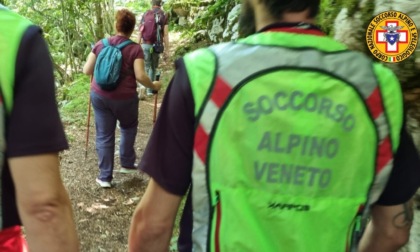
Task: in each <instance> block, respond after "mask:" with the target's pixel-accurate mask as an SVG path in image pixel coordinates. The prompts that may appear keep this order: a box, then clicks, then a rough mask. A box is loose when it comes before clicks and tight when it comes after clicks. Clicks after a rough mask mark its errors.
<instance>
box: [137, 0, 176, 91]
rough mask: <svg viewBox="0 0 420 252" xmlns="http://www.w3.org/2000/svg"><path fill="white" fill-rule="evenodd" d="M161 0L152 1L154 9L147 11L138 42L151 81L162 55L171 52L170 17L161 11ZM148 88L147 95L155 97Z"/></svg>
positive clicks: (143, 18) (142, 20)
mask: <svg viewBox="0 0 420 252" xmlns="http://www.w3.org/2000/svg"><path fill="white" fill-rule="evenodd" d="M161 4H162V1H161V0H152V6H153V7H152V9H151V10H148V11H146V12H145V13H144V14H143V17H142V19H141V22H140V31H139V37H138V41H139V43H140V44H141V47H142V48H143V51H144V62H145V69H146V73H147V74H148V75H149V78H150V79H151V80H154V79H155V77H156V69H157V68H158V66H159V58H160V54H161V53H163V52H164V51H166V52H167V51H168V50H169V35H168V34H169V32H168V17H167V16H166V15H165V13H164V12H163V11H162V9H161ZM152 91H153V90H151V89H150V88H148V89H147V90H146V94H147V95H153V92H152Z"/></svg>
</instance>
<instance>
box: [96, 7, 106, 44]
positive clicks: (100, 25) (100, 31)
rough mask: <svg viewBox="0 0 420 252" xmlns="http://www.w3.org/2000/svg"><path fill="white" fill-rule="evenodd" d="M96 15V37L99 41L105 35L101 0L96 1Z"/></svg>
mask: <svg viewBox="0 0 420 252" xmlns="http://www.w3.org/2000/svg"><path fill="white" fill-rule="evenodd" d="M95 15H96V28H95V38H96V41H98V40H100V39H102V38H104V37H105V35H104V21H103V19H102V6H101V3H100V2H99V1H95Z"/></svg>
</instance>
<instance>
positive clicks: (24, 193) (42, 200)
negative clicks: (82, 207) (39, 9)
mask: <svg viewBox="0 0 420 252" xmlns="http://www.w3.org/2000/svg"><path fill="white" fill-rule="evenodd" d="M0 90H1V92H0V93H1V99H0V113H1V116H0V131H1V134H0V149H1V155H0V166H1V167H0V251H1V252H22V251H28V250H29V251H31V252H50V251H51V252H55V251H64V252H76V251H79V242H78V238H77V234H76V228H75V225H74V220H73V213H72V208H71V203H70V200H69V197H68V194H67V192H66V189H65V188H64V186H63V182H62V181H61V178H60V170H59V166H60V165H59V164H60V163H59V156H58V152H60V151H62V150H65V149H67V148H68V144H67V140H66V138H65V134H64V130H63V125H62V123H61V121H60V117H59V114H58V108H57V103H56V100H55V84H54V75H53V65H52V62H51V59H50V55H49V52H48V48H47V45H46V43H45V41H44V39H43V37H42V31H41V29H40V28H39V27H37V26H35V25H33V24H32V23H31V22H30V21H28V20H27V19H25V18H23V17H21V16H19V15H18V14H16V13H13V12H12V11H10V10H8V9H6V8H5V7H4V6H2V5H1V4H0ZM22 224H23V225H24V227H25V237H26V239H27V241H28V245H26V241H25V239H24V238H23V236H22V230H21V225H22ZM28 247H29V248H28Z"/></svg>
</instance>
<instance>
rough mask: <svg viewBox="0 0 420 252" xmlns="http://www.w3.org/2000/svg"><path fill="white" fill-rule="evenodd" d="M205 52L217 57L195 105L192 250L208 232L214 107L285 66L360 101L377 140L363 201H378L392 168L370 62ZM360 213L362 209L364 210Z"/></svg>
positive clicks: (343, 56) (304, 53)
mask: <svg viewBox="0 0 420 252" xmlns="http://www.w3.org/2000/svg"><path fill="white" fill-rule="evenodd" d="M211 50H212V51H213V52H214V54H215V55H216V57H217V63H218V64H217V76H216V79H215V81H214V83H213V86H212V87H211V88H210V90H209V92H208V99H207V100H204V103H203V104H201V108H202V113H201V114H199V115H198V116H200V115H202V116H201V117H199V118H198V120H199V121H198V125H197V129H196V133H195V142H194V160H193V172H192V178H193V183H192V198H193V211H194V215H193V250H194V251H206V250H208V249H209V248H208V247H207V246H208V244H209V243H208V242H209V241H208V240H207V239H208V237H211V236H212V234H209V233H208V231H209V230H210V227H209V225H210V223H209V220H210V218H211V214H212V213H211V206H214V205H215V203H216V200H217V199H215V197H211V195H209V191H208V190H209V189H208V187H209V186H210V185H208V184H207V183H208V177H207V173H208V171H206V163H207V162H208V160H209V157H207V154H208V151H209V150H208V147H209V140H210V135H211V133H212V131H213V129H214V126H215V125H214V123H215V121H216V119H217V117H218V116H219V112H220V109H221V108H222V107H223V106H224V105H225V103H226V101H227V100H228V99H229V97H230V96H231V95H232V91H234V90H235V89H237V88H238V85H239V84H241V83H244V82H245V81H246V80H247V79H249V78H251V77H252V76H254V75H256V74H259V73H261V72H264V71H268V70H270V69H274V68H278V67H282V68H289V67H290V68H300V69H307V70H308V71H309V70H316V71H320V72H326V73H331V74H334V76H336V77H337V78H339V79H343V80H346V81H347V82H348V83H351V85H352V86H353V87H354V88H355V89H356V90H357V91H358V92H359V93H360V94H361V96H362V97H363V99H364V100H365V101H366V105H367V109H368V112H369V114H370V115H371V117H372V118H373V119H374V122H375V125H376V128H377V132H378V138H379V139H378V141H377V144H378V155H377V157H376V176H375V180H374V182H373V184H372V187H371V189H370V191H369V196H368V202H366V203H367V204H368V205H370V204H372V203H374V202H375V201H376V200H377V199H378V197H379V196H380V194H381V192H382V191H383V189H384V186H385V185H386V182H387V180H388V177H389V174H390V171H391V169H392V161H393V153H392V144H391V137H390V131H389V126H388V119H387V116H386V114H385V113H384V105H383V101H382V97H381V92H380V88H379V86H378V80H377V78H376V76H375V73H374V71H373V67H372V62H371V61H370V60H368V59H367V58H366V57H364V56H363V55H361V54H359V53H355V52H344V51H343V52H340V53H332V54H326V53H323V52H320V51H318V50H313V49H306V50H299V51H294V50H290V49H286V48H279V47H267V46H256V45H251V46H250V45H245V44H223V45H219V46H215V47H212V48H211ZM273 55H281V57H274V56H273ZM238 59H240V60H238ZM194 60H197V61H198V58H194ZM343 60H345V61H347V62H349V64H347V65H343V64H342V62H343ZM188 62H189V61H188V59H187V60H186V64H187V69H189V67H188ZM191 63H192V62H191ZM338 66H341V67H340V68H339V67H338ZM190 69H191V68H190ZM190 74H191V75H194V74H195V73H190V72H189V75H190ZM393 84H395V83H393ZM192 88H193V94H194V93H195V92H194V89H197V90H198V89H200V88H203V87H200V86H199V85H198V84H197V83H194V81H192ZM200 92H202V91H200ZM198 105H200V104H198ZM196 106H197V104H196ZM196 111H197V109H196ZM396 116H401V115H396ZM399 126H400V125H399ZM397 132H398V130H397ZM396 139H397V138H396ZM394 145H398V141H396V142H394ZM394 149H395V148H394ZM210 183H211V181H210ZM210 194H211V192H210ZM365 209H366V210H367V209H368V207H367V208H365ZM244 221H245V220H244ZM216 232H217V231H216ZM216 238H217V237H216ZM244 242H246V241H244ZM343 249H344V248H343ZM216 250H217V249H216Z"/></svg>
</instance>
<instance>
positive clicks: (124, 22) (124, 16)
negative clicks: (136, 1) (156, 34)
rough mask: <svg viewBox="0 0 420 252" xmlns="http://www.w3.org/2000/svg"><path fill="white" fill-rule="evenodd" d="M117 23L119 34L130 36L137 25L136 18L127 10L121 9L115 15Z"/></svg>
mask: <svg viewBox="0 0 420 252" xmlns="http://www.w3.org/2000/svg"><path fill="white" fill-rule="evenodd" d="M115 21H116V24H115V28H116V29H117V32H122V33H124V34H130V33H132V32H133V30H134V26H135V25H136V16H134V14H133V13H132V12H131V11H129V10H127V9H121V10H119V11H117V13H116V14H115Z"/></svg>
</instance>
